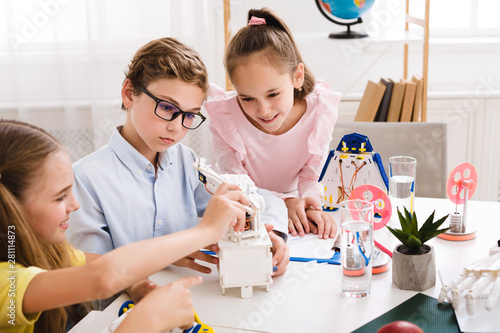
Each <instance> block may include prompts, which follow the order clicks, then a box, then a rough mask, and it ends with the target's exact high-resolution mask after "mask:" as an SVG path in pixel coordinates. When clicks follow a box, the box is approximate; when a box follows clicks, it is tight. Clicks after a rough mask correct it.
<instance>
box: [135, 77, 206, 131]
mask: <svg viewBox="0 0 500 333" xmlns="http://www.w3.org/2000/svg"><path fill="white" fill-rule="evenodd" d="M139 89H140V90H141V91H142V92H143V93H145V94H146V95H148V96H149V97H151V98H152V99H154V101H155V102H156V107H155V115H156V116H158V117H159V118H161V119H163V120H166V121H171V120H174V119H175V118H177V117H179V115H182V126H183V127H184V128H187V129H190V130H194V129H197V128H198V127H200V125H201V124H203V122H204V121H205V120H206V119H207V118H205V116H204V115H202V114H201V113H200V112H198V113H193V112H185V111H182V110H181V109H180V108H179V107H178V106H177V105H175V104H173V103H170V102H167V101H164V100H162V99H159V98H157V97H155V96H154V95H153V94H151V93H150V92H149V91H147V90H146V88H144V87H140V88H139Z"/></svg>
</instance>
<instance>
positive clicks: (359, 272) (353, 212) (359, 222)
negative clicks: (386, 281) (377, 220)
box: [340, 200, 374, 298]
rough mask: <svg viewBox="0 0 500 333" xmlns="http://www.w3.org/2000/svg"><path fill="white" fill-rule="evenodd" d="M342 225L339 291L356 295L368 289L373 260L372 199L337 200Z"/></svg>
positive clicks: (352, 295)
mask: <svg viewBox="0 0 500 333" xmlns="http://www.w3.org/2000/svg"><path fill="white" fill-rule="evenodd" d="M340 225H341V228H342V239H341V250H340V253H341V258H342V293H343V294H344V295H345V296H347V297H352V298H359V297H365V296H368V295H369V294H370V292H371V283H372V264H373V247H374V245H373V203H371V202H368V201H364V200H346V201H342V202H341V203H340Z"/></svg>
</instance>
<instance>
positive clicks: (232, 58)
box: [224, 8, 314, 100]
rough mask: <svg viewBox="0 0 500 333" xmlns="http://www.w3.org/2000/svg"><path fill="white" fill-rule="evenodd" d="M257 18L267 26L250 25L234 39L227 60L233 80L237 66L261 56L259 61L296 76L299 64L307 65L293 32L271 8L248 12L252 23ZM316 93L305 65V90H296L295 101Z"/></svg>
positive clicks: (312, 77) (225, 61) (230, 42)
mask: <svg viewBox="0 0 500 333" xmlns="http://www.w3.org/2000/svg"><path fill="white" fill-rule="evenodd" d="M253 16H254V17H258V18H263V19H265V20H266V24H262V25H247V26H246V27H243V28H241V29H240V30H239V31H238V32H237V33H236V35H234V37H233V38H231V40H230V41H229V44H228V46H227V49H226V55H225V59H224V66H225V67H226V71H227V73H228V75H229V78H232V77H233V73H234V69H235V68H236V66H238V65H239V64H241V63H243V62H245V61H246V60H248V58H249V57H250V56H252V55H254V54H257V53H259V57H264V58H265V59H266V60H267V61H269V63H270V64H272V65H274V66H276V67H277V68H280V69H284V70H285V71H288V72H289V73H290V75H291V76H293V74H294V73H295V70H296V69H297V66H298V65H299V63H303V64H304V61H303V60H302V56H301V55H300V52H299V49H298V48H297V45H296V44H295V41H294V39H293V36H292V33H291V32H290V29H288V27H287V25H286V24H285V22H284V21H283V20H281V19H280V18H279V17H278V16H277V15H276V14H275V13H274V12H273V11H271V10H270V9H268V8H262V9H251V10H250V11H249V12H248V21H250V19H251V18H252V17H253ZM313 89H314V76H313V74H312V73H311V71H310V70H309V69H308V67H307V66H306V65H305V64H304V84H303V86H302V89H301V90H300V89H294V98H295V100H302V99H304V98H305V97H306V96H307V95H309V94H310V93H311V92H312V90H313Z"/></svg>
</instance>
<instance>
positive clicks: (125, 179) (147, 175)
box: [67, 128, 288, 254]
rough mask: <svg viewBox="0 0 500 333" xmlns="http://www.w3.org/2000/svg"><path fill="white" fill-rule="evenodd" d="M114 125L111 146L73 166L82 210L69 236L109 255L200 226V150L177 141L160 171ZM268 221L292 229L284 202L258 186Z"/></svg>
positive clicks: (164, 155)
mask: <svg viewBox="0 0 500 333" xmlns="http://www.w3.org/2000/svg"><path fill="white" fill-rule="evenodd" d="M120 129H121V128H118V129H115V130H114V131H113V134H112V136H111V140H110V142H109V144H108V145H106V146H104V147H102V148H100V149H99V150H97V151H95V152H94V153H92V154H90V155H88V156H86V157H84V158H82V159H81V160H79V161H77V162H76V163H74V164H73V169H74V174H75V185H74V188H73V193H74V194H75V197H76V199H77V200H78V201H79V202H80V206H81V207H80V209H79V210H77V211H75V212H73V213H72V214H71V217H70V221H69V223H70V230H69V233H68V234H67V235H68V240H69V241H70V242H71V243H73V244H74V245H75V246H76V247H77V248H79V249H81V250H83V251H84V252H91V253H99V254H104V253H106V252H109V251H111V250H112V249H114V248H117V247H120V246H122V245H125V244H129V243H132V242H135V241H139V240H143V239H148V238H152V237H158V236H162V235H166V234H170V233H173V232H176V231H180V230H185V229H188V228H191V227H193V226H195V225H196V224H198V216H202V215H203V213H204V211H205V208H206V206H207V203H208V200H209V199H210V197H211V194H210V193H208V192H207V191H206V190H205V186H204V185H203V184H202V183H201V182H200V181H199V180H198V177H197V173H196V170H195V168H194V167H193V162H194V161H195V160H196V158H197V157H196V154H195V153H194V152H193V151H192V150H191V149H190V148H187V147H186V146H184V145H182V144H176V145H174V146H172V147H170V148H168V149H167V151H166V152H165V153H161V154H160V155H159V157H158V170H157V174H156V177H155V168H154V166H153V165H152V164H151V163H150V162H149V160H148V159H147V158H145V157H144V156H143V155H142V154H141V153H139V152H138V151H137V150H136V149H135V148H134V147H132V146H131V145H130V144H129V143H128V142H127V141H126V140H125V139H124V138H123V137H122V136H121V134H120V132H119V130H120ZM259 193H260V194H261V195H262V196H263V197H264V199H265V201H266V210H265V212H264V213H263V214H262V220H263V222H264V223H270V224H273V225H274V226H275V229H276V230H279V231H282V232H285V233H287V231H288V227H287V226H288V223H287V219H288V215H287V209H286V206H285V204H284V202H283V200H281V199H279V198H277V197H275V196H274V195H273V194H271V193H270V192H268V191H265V190H261V189H259Z"/></svg>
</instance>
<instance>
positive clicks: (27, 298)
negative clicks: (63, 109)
mask: <svg viewBox="0 0 500 333" xmlns="http://www.w3.org/2000/svg"><path fill="white" fill-rule="evenodd" d="M72 185H73V171H72V168H71V162H70V160H69V157H68V155H67V153H66V151H65V149H64V148H63V146H62V145H61V144H60V143H59V142H58V141H57V140H56V139H54V138H53V137H52V136H51V135H49V134H48V133H46V132H45V131H43V130H42V129H39V128H37V127H34V126H32V125H29V124H26V123H21V122H16V121H8V120H0V235H2V236H3V239H2V241H1V242H0V257H1V258H0V259H1V260H0V285H1V288H0V331H1V332H4V333H7V332H51V333H52V332H64V331H65V327H66V325H67V322H68V321H76V320H77V318H79V317H80V318H81V317H83V316H84V315H85V313H86V310H87V309H86V307H85V306H84V305H80V304H81V303H84V302H89V301H91V300H95V299H104V298H107V297H110V296H111V295H113V294H115V293H116V292H119V291H121V290H123V289H125V288H127V287H130V286H131V285H132V284H134V283H136V282H137V281H140V280H142V279H145V278H146V277H147V276H148V275H150V274H153V273H154V272H156V271H158V270H160V269H162V268H164V267H165V266H167V265H169V264H171V263H172V262H174V261H176V260H178V259H179V258H181V257H183V256H186V255H188V254H189V253H192V252H194V251H196V250H198V249H199V248H200V247H203V246H206V245H208V244H212V243H214V242H216V241H217V240H219V239H220V238H221V237H222V235H223V233H224V232H225V230H226V228H227V227H228V226H229V225H231V224H232V225H234V228H235V230H242V229H243V223H244V218H245V210H244V205H248V201H247V200H246V198H245V197H244V196H243V194H242V193H241V192H240V191H234V190H237V187H236V186H230V185H224V186H221V188H220V189H219V191H217V193H216V195H215V196H214V197H213V198H212V199H211V200H210V202H209V205H208V207H207V210H206V212H205V215H204V216H203V218H202V220H201V222H200V224H199V225H197V226H196V227H193V228H191V229H188V230H184V231H181V232H178V233H175V234H171V235H167V236H162V237H158V238H154V239H150V240H146V241H141V242H137V243H133V244H130V245H127V246H123V247H120V248H119V249H117V250H114V251H112V252H110V253H109V254H106V255H104V256H99V255H95V254H94V255H91V254H85V253H83V252H81V251H79V250H77V249H75V248H73V247H72V246H71V245H70V244H68V242H67V241H66V240H65V236H66V235H65V233H66V229H67V228H68V219H69V214H70V213H71V212H72V211H75V210H77V209H78V208H79V204H78V202H77V201H76V199H75V198H74V196H73V194H72ZM229 190H232V191H231V192H228V191H229ZM146 258H147V260H145V259H146ZM200 282H201V279H200V278H199V277H189V278H185V279H183V280H180V281H178V282H174V283H173V284H171V285H168V286H164V287H161V288H157V289H156V290H154V291H153V292H151V293H150V294H148V295H147V296H146V297H145V298H144V300H143V301H141V302H139V304H138V306H137V310H138V311H136V310H134V311H133V312H131V316H130V318H128V317H127V318H126V319H125V320H124V322H123V323H122V325H121V326H120V328H119V330H118V332H120V331H121V332H124V331H127V330H128V331H134V330H133V328H134V327H137V326H135V325H138V324H139V323H140V324H141V325H142V326H141V327H142V329H143V330H144V331H145V332H160V331H163V330H166V329H172V328H175V327H180V326H188V327H189V326H191V324H192V322H193V312H192V304H191V301H190V297H189V291H188V290H187V289H188V288H189V287H190V286H191V285H193V284H198V283H200ZM132 314H134V315H133V316H132ZM146 315H147V320H145V316H146Z"/></svg>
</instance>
